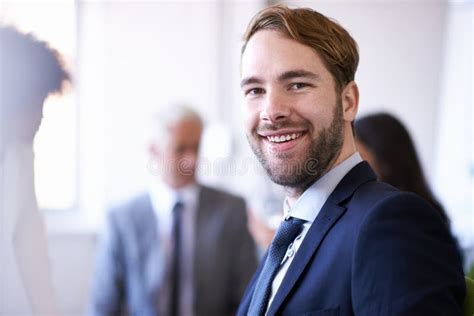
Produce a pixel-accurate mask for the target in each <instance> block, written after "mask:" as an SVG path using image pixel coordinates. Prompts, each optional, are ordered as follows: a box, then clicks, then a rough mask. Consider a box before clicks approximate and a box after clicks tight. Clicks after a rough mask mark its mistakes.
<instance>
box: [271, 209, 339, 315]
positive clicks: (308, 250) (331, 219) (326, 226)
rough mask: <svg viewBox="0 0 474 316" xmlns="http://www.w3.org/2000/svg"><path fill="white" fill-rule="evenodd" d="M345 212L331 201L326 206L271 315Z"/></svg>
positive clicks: (298, 256)
mask: <svg viewBox="0 0 474 316" xmlns="http://www.w3.org/2000/svg"><path fill="white" fill-rule="evenodd" d="M345 210H346V209H345V208H344V207H341V206H338V205H335V204H333V203H332V201H329V200H328V201H327V202H326V203H325V204H324V206H323V208H322V209H321V212H320V213H319V215H318V216H317V217H316V219H315V221H314V222H313V224H312V225H311V227H310V229H309V231H308V233H307V235H306V237H305V239H304V241H303V243H302V244H301V246H300V248H299V249H298V252H297V253H296V256H295V258H294V259H293V261H292V263H291V265H290V267H289V268H288V271H287V273H286V275H285V278H284V279H283V282H282V283H281V285H280V288H279V289H278V292H277V293H276V295H275V298H274V300H273V303H272V305H271V306H270V309H269V310H268V314H269V315H273V314H274V313H275V312H276V311H277V310H278V308H279V307H280V305H281V304H282V302H283V300H284V299H285V297H286V296H287V295H288V293H289V292H290V290H291V289H292V288H293V286H294V285H295V283H296V281H297V280H298V278H299V277H300V276H301V274H302V273H303V270H304V269H305V267H306V266H307V264H308V263H309V262H310V261H311V258H312V257H313V255H314V254H315V253H316V251H317V250H318V248H319V246H320V245H321V242H322V241H323V239H324V236H326V234H327V233H328V231H329V230H330V229H331V228H332V227H333V225H334V224H335V223H336V222H337V220H338V219H339V218H340V217H341V216H342V214H344V212H345Z"/></svg>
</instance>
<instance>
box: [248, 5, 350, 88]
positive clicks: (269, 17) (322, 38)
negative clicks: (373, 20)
mask: <svg viewBox="0 0 474 316" xmlns="http://www.w3.org/2000/svg"><path fill="white" fill-rule="evenodd" d="M261 30H275V31H278V32H281V33H282V34H284V35H286V36H288V37H289V38H291V39H294V40H295V41H297V42H299V43H302V44H304V45H306V46H309V47H311V48H313V49H314V50H315V51H316V52H317V53H318V54H319V55H320V56H321V58H322V59H323V61H324V63H325V66H326V67H327V69H328V70H329V72H330V73H331V74H332V76H333V77H334V80H335V82H336V88H337V89H338V90H339V91H340V90H342V89H343V88H344V87H345V86H346V85H347V84H348V83H349V82H351V81H353V80H354V77H355V72H356V70H357V65H358V64H359V53H358V48H357V43H356V42H355V40H354V39H353V38H352V37H351V35H350V34H349V33H348V32H347V31H346V30H345V29H344V28H343V27H342V26H341V25H339V24H338V23H337V22H335V21H333V20H331V19H329V18H328V17H326V16H324V15H322V14H321V13H319V12H316V11H314V10H312V9H308V8H297V9H290V8H288V7H287V6H283V5H274V6H271V7H268V8H265V9H263V10H261V11H260V12H258V13H257V14H256V15H255V16H254V17H253V18H252V20H251V21H250V23H249V25H248V27H247V30H246V32H245V35H244V45H243V46H242V54H243V53H244V51H245V48H246V46H247V43H248V41H249V40H250V38H251V37H252V36H253V35H254V34H255V33H257V32H258V31H261Z"/></svg>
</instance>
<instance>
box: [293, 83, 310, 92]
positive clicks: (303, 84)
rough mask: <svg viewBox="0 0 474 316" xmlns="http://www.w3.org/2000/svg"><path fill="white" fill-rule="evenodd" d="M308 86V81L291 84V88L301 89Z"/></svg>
mask: <svg viewBox="0 0 474 316" xmlns="http://www.w3.org/2000/svg"><path fill="white" fill-rule="evenodd" d="M307 86H308V84H306V83H303V82H296V83H293V84H291V86H290V89H292V90H300V89H303V88H306V87H307Z"/></svg>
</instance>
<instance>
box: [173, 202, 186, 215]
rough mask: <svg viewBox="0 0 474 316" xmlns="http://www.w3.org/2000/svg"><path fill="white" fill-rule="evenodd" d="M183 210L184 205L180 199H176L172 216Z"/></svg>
mask: <svg viewBox="0 0 474 316" xmlns="http://www.w3.org/2000/svg"><path fill="white" fill-rule="evenodd" d="M183 208H184V203H183V201H182V200H181V199H177V200H176V202H175V203H174V206H173V214H176V213H181V211H182V210H183Z"/></svg>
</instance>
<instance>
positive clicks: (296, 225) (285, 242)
mask: <svg viewBox="0 0 474 316" xmlns="http://www.w3.org/2000/svg"><path fill="white" fill-rule="evenodd" d="M304 223H305V220H302V219H299V218H295V217H290V218H289V219H287V220H284V221H283V222H281V224H280V227H278V230H277V232H276V234H275V238H274V239H273V242H272V243H273V244H275V245H279V246H280V245H281V246H285V247H287V246H289V244H290V243H291V242H292V241H293V240H294V239H295V238H296V236H298V234H299V233H300V232H301V230H302V228H303V224H304Z"/></svg>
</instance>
